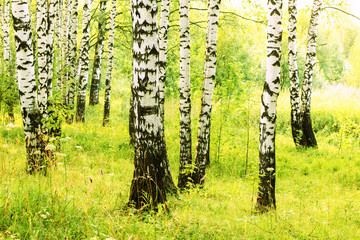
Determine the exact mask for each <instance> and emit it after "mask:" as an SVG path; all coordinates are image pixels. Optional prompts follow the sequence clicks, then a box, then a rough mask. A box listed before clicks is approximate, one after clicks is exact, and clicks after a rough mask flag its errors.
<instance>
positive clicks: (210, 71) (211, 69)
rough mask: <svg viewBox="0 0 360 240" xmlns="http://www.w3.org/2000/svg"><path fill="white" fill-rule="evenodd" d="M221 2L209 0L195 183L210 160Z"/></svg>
mask: <svg viewBox="0 0 360 240" xmlns="http://www.w3.org/2000/svg"><path fill="white" fill-rule="evenodd" d="M220 3H221V0H209V10H208V31H207V37H206V52H205V70H204V83H203V94H202V99H201V110H200V116H199V129H198V137H197V145H196V154H195V166H196V168H195V172H194V175H193V177H192V178H193V181H194V183H195V184H203V183H204V181H205V169H206V165H207V164H208V163H209V162H210V159H209V156H210V120H211V109H212V103H211V101H212V96H213V92H214V84H215V75H216V53H217V33H218V23H219V10H220Z"/></svg>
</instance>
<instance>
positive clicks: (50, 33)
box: [46, 0, 58, 98]
mask: <svg viewBox="0 0 360 240" xmlns="http://www.w3.org/2000/svg"><path fill="white" fill-rule="evenodd" d="M57 5H58V0H50V2H49V13H48V27H47V41H46V44H47V47H46V48H47V59H46V60H47V68H48V76H47V77H48V80H47V89H48V91H47V97H48V98H52V81H53V77H54V72H53V70H54V68H53V64H54V27H55V15H56V6H57Z"/></svg>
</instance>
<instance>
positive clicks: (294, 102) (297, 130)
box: [288, 0, 302, 146]
mask: <svg viewBox="0 0 360 240" xmlns="http://www.w3.org/2000/svg"><path fill="white" fill-rule="evenodd" d="M288 11H289V41H288V42H289V45H288V49H289V54H288V56H289V78H290V103H291V130H292V136H293V139H294V142H295V145H296V146H298V145H299V141H300V139H301V135H302V129H301V122H300V93H299V92H300V88H299V71H298V65H297V50H296V24H297V9H296V0H289V8H288Z"/></svg>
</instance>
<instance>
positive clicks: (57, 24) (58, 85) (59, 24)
mask: <svg viewBox="0 0 360 240" xmlns="http://www.w3.org/2000/svg"><path fill="white" fill-rule="evenodd" d="M55 11H56V14H55V44H56V48H55V49H56V51H55V64H54V75H55V78H56V85H55V90H56V92H57V93H61V90H62V81H61V79H60V76H61V75H60V74H59V72H61V53H62V51H61V47H62V46H61V45H62V42H61V28H62V19H63V16H62V12H63V1H62V0H58V1H57V6H56V10H55Z"/></svg>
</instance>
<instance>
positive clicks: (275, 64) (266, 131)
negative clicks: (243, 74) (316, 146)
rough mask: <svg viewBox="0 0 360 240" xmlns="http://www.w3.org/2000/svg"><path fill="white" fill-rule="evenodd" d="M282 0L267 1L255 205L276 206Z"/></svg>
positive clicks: (258, 206)
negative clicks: (264, 71)
mask: <svg viewBox="0 0 360 240" xmlns="http://www.w3.org/2000/svg"><path fill="white" fill-rule="evenodd" d="M281 17H282V0H274V1H268V32H267V64H266V81H265V84H264V90H263V94H262V96H261V114H260V141H259V142H260V147H259V160H260V164H259V177H260V183H259V193H258V194H259V195H258V198H257V208H258V210H259V211H268V210H269V209H270V208H276V201H275V176H276V175H275V169H276V168H275V167H276V165H275V130H276V102H277V98H278V95H279V91H280V70H281V68H280V60H281V38H282V27H281Z"/></svg>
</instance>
